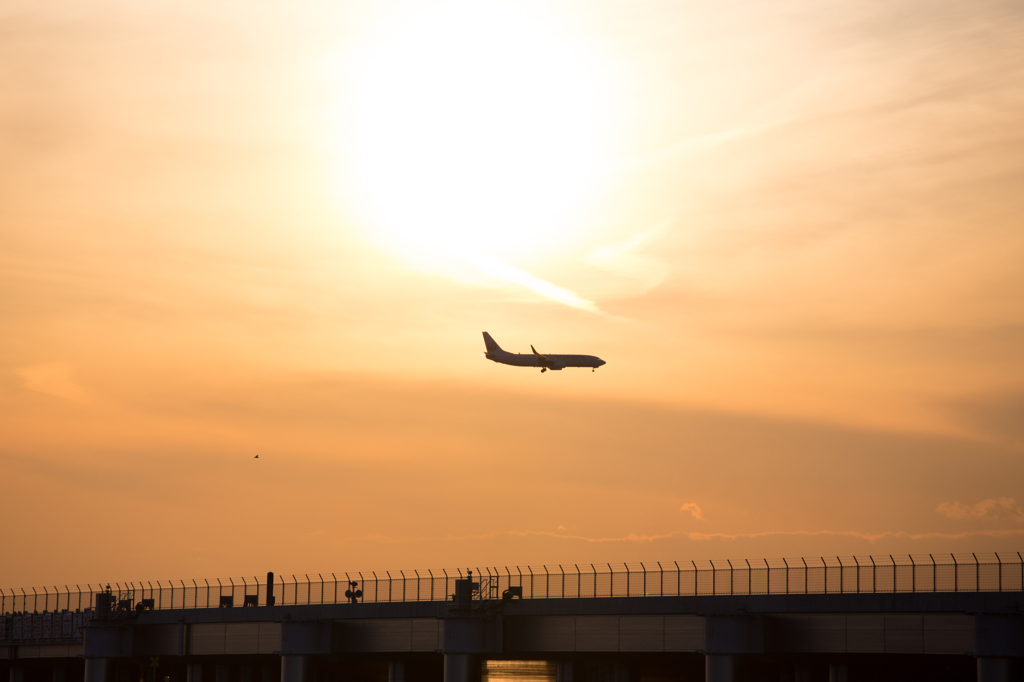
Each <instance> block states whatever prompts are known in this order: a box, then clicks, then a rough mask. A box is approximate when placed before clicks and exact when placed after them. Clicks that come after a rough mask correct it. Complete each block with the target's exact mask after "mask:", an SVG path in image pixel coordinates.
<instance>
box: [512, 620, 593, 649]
mask: <svg viewBox="0 0 1024 682" xmlns="http://www.w3.org/2000/svg"><path fill="white" fill-rule="evenodd" d="M576 620H577V619H576V618H575V617H574V616H534V617H530V618H514V619H510V620H507V621H505V622H506V627H507V630H506V635H505V641H506V644H507V646H508V647H509V648H510V649H511V650H513V651H573V650H575V647H576Z"/></svg>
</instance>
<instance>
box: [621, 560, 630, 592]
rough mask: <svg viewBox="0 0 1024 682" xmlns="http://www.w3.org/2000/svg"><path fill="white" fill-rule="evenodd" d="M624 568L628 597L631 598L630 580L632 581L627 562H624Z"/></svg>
mask: <svg viewBox="0 0 1024 682" xmlns="http://www.w3.org/2000/svg"><path fill="white" fill-rule="evenodd" d="M622 566H623V567H624V568H625V569H626V596H627V597H628V596H629V579H630V574H629V564H627V563H626V562H625V561H623V562H622Z"/></svg>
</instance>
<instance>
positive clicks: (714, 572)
mask: <svg viewBox="0 0 1024 682" xmlns="http://www.w3.org/2000/svg"><path fill="white" fill-rule="evenodd" d="M708 563H709V564H711V594H712V595H715V594H718V586H717V585H716V584H715V578H717V577H718V575H717V574H718V571H717V570H716V569H715V562H714V561H712V560H711V559H708Z"/></svg>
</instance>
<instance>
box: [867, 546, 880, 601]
mask: <svg viewBox="0 0 1024 682" xmlns="http://www.w3.org/2000/svg"><path fill="white" fill-rule="evenodd" d="M868 558H869V559H871V592H872V593H875V592H878V567H877V566H875V557H873V556H872V555H870V554H869V555H868Z"/></svg>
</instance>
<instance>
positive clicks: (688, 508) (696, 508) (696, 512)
mask: <svg viewBox="0 0 1024 682" xmlns="http://www.w3.org/2000/svg"><path fill="white" fill-rule="evenodd" d="M679 511H681V512H688V513H689V514H690V516H692V517H693V518H695V519H697V520H698V521H703V520H704V512H703V511H701V508H700V505H699V504H697V503H696V502H687V503H686V504H684V505H683V506H682V507H680V508H679Z"/></svg>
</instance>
